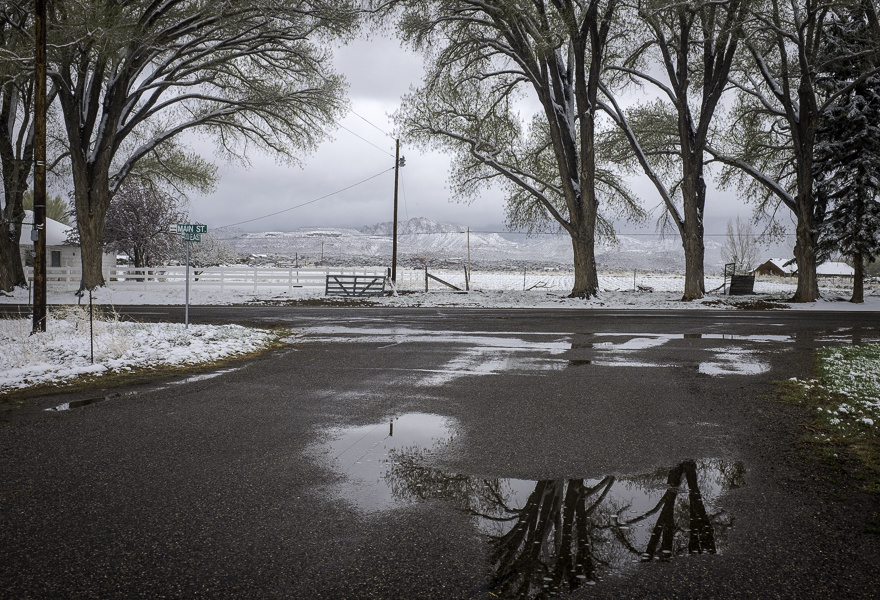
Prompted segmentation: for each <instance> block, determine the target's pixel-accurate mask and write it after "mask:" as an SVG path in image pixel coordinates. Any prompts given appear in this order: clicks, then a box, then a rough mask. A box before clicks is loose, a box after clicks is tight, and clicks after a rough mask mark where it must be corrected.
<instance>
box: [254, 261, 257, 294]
mask: <svg viewBox="0 0 880 600" xmlns="http://www.w3.org/2000/svg"><path fill="white" fill-rule="evenodd" d="M256 295H257V267H254V296H256Z"/></svg>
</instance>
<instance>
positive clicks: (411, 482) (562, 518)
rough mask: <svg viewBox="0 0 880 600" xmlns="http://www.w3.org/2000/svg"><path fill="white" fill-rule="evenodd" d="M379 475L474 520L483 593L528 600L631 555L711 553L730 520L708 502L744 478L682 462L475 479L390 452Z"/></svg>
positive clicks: (402, 492)
mask: <svg viewBox="0 0 880 600" xmlns="http://www.w3.org/2000/svg"><path fill="white" fill-rule="evenodd" d="M389 459H390V461H391V463H390V468H389V469H388V471H387V473H386V476H385V477H386V480H387V482H388V484H389V486H390V488H391V490H392V492H393V493H394V495H395V496H398V497H401V498H412V499H415V498H420V499H427V498H442V499H445V500H447V501H451V502H453V503H454V504H455V505H456V506H457V507H458V508H459V509H460V510H462V511H464V512H466V513H467V514H470V515H472V516H473V517H475V519H476V520H477V523H478V527H479V529H480V530H481V531H482V532H483V533H484V534H485V535H486V536H487V538H488V540H489V543H490V545H491V548H492V550H491V555H490V563H491V566H492V571H493V579H492V582H491V585H490V590H491V591H492V592H493V593H494V594H496V595H499V596H501V597H505V598H522V599H532V598H541V597H544V596H546V595H555V594H558V593H563V592H566V591H570V590H573V589H575V588H578V587H579V586H581V585H592V584H595V583H596V581H597V580H599V579H601V578H602V577H603V576H604V575H606V574H608V573H610V572H616V571H621V570H624V569H626V568H627V567H628V566H629V565H630V564H631V563H633V562H638V561H651V560H655V559H657V560H660V561H668V560H671V559H673V557H676V556H680V555H683V554H688V553H693V554H703V553H708V554H715V553H716V552H717V551H718V546H719V543H723V540H724V539H725V538H726V534H727V530H728V529H729V528H730V527H731V526H732V523H733V521H732V519H731V517H730V516H729V515H728V514H727V513H726V512H725V511H724V510H723V509H721V508H720V507H718V506H716V502H717V500H718V497H719V496H720V495H721V494H723V493H724V492H725V491H727V490H729V489H731V488H735V487H738V486H739V485H741V484H742V478H743V473H744V468H743V466H742V464H741V463H739V462H736V463H730V462H726V461H720V460H708V461H699V462H697V461H692V460H687V461H683V462H682V463H680V464H678V465H676V466H675V467H673V468H672V469H664V470H658V471H656V472H654V473H650V474H646V475H641V476H636V477H629V478H621V479H618V478H615V477H613V476H607V477H605V478H603V479H601V480H586V479H546V480H541V481H522V480H512V479H480V478H475V477H469V476H466V475H458V474H450V473H446V472H444V471H441V470H438V469H435V468H432V467H429V466H426V465H425V464H424V462H423V461H422V460H421V454H420V453H419V452H414V451H409V452H392V453H390V455H389Z"/></svg>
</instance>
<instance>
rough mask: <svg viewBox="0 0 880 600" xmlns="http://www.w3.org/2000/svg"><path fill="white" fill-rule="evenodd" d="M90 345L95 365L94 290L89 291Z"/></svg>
mask: <svg viewBox="0 0 880 600" xmlns="http://www.w3.org/2000/svg"><path fill="white" fill-rule="evenodd" d="M89 345H90V346H91V349H92V364H95V321H94V312H93V310H92V290H89Z"/></svg>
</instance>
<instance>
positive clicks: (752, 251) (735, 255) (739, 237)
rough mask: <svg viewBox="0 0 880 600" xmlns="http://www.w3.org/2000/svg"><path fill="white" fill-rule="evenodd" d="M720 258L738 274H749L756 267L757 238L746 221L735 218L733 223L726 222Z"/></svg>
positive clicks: (730, 221)
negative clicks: (732, 265)
mask: <svg viewBox="0 0 880 600" xmlns="http://www.w3.org/2000/svg"><path fill="white" fill-rule="evenodd" d="M721 256H722V257H723V258H724V262H726V263H733V264H734V265H736V267H735V268H736V270H737V271H740V272H749V271H752V270H753V269H754V268H755V267H757V266H758V264H757V263H758V236H757V235H755V230H754V229H753V228H752V225H751V224H750V223H749V222H748V221H747V220H745V219H743V218H742V217H737V218H736V220H735V221H732V220H728V221H727V235H726V236H725V238H724V244H723V245H722V247H721Z"/></svg>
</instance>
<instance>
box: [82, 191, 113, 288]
mask: <svg viewBox="0 0 880 600" xmlns="http://www.w3.org/2000/svg"><path fill="white" fill-rule="evenodd" d="M98 190H100V186H95V187H92V186H89V189H88V190H86V191H85V192H81V191H80V190H75V193H76V226H77V229H78V230H79V244H80V259H81V261H82V282H83V287H84V288H85V289H87V290H93V289H95V288H97V287H100V286H102V285H104V272H103V266H104V221H105V216H106V214H107V207H108V205H109V204H110V203H109V201H107V200H106V199H105V198H106V197H107V196H109V191H106V192H105V193H104V195H103V196H104V197H103V198H102V197H101V196H102V195H101V194H100V192H99V191H98ZM81 193H82V194H83V195H84V196H85V197H84V198H82V197H81ZM90 209H91V210H90Z"/></svg>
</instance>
